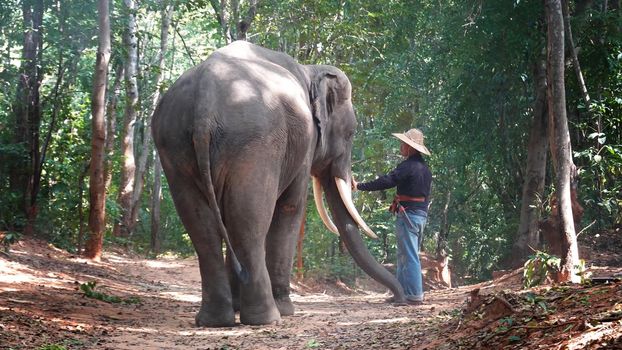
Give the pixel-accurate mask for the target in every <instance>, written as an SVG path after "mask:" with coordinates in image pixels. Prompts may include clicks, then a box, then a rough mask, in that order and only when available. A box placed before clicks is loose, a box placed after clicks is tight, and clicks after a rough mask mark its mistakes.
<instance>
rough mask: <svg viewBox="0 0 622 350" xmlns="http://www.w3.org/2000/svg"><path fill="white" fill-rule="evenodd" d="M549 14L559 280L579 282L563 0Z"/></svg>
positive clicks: (555, 0) (553, 1)
mask: <svg viewBox="0 0 622 350" xmlns="http://www.w3.org/2000/svg"><path fill="white" fill-rule="evenodd" d="M545 8H546V17H547V21H546V22H547V77H548V79H547V82H548V88H547V98H548V105H549V142H550V144H551V154H552V155H553V165H554V166H555V173H556V174H555V175H556V176H555V187H556V193H557V203H558V205H559V216H560V225H559V234H560V235H561V237H562V257H561V258H562V266H561V271H560V273H559V274H558V276H557V280H558V282H562V281H573V282H579V276H577V275H576V273H575V270H576V268H575V266H577V265H578V264H579V251H578V247H577V237H576V233H575V227H574V226H575V225H574V220H573V214H572V200H571V193H570V191H571V187H570V184H571V180H572V178H573V177H574V174H575V172H576V169H575V166H574V164H573V162H572V153H571V145H570V134H569V131H568V120H567V116H566V96H565V95H566V91H565V81H564V22H563V14H562V6H561V0H546V1H545Z"/></svg>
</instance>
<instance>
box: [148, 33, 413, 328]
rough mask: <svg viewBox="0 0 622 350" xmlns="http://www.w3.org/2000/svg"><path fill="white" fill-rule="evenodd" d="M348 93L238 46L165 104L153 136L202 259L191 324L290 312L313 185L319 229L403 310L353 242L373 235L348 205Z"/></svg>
mask: <svg viewBox="0 0 622 350" xmlns="http://www.w3.org/2000/svg"><path fill="white" fill-rule="evenodd" d="M351 91H352V87H351V84H350V81H349V80H348V78H347V76H346V75H345V74H344V73H343V72H342V71H341V70H339V69H338V68H336V67H333V66H329V65H303V64H299V63H298V62H297V61H296V60H295V59H293V58H292V57H290V56H288V55H287V54H284V53H281V52H277V51H273V50H270V49H267V48H264V47H261V46H258V45H255V44H252V43H249V42H246V41H235V42H233V43H231V44H229V45H227V46H225V47H222V48H220V49H218V50H216V51H214V52H213V53H211V54H210V55H209V57H208V58H207V59H206V60H205V61H203V62H202V63H200V64H199V65H197V66H195V67H193V68H191V69H189V70H188V71H186V72H185V73H183V74H182V75H181V76H180V77H179V78H178V79H177V80H176V81H175V82H174V83H173V84H172V85H171V86H170V88H169V89H168V91H167V92H166V93H165V94H163V95H162V98H161V100H160V102H159V103H158V106H157V108H156V110H155V112H154V115H153V118H152V135H153V140H154V143H155V145H156V148H157V151H158V153H159V156H160V159H161V163H162V168H163V170H164V174H165V176H166V178H167V180H168V184H169V188H170V192H171V195H172V198H173V202H174V203H175V208H176V210H177V213H178V214H179V216H180V219H181V221H182V223H183V225H184V227H185V229H186V231H187V232H188V234H189V236H190V238H191V241H192V244H193V246H194V248H195V250H196V253H197V256H198V261H199V269H200V274H201V287H202V288H201V290H202V294H201V297H202V301H201V306H200V309H199V311H198V313H197V314H196V317H195V322H196V325H197V326H199V327H228V326H233V325H235V312H236V311H239V316H240V323H242V324H247V325H265V324H274V323H278V322H280V320H281V317H282V316H288V315H292V314H293V313H294V306H293V304H292V301H291V299H290V295H289V294H290V274H291V271H292V265H293V258H294V254H295V246H296V243H297V238H298V232H299V229H300V226H301V224H302V219H303V214H304V211H305V209H306V199H307V190H308V187H309V181H310V179H311V178H313V186H312V188H313V189H314V191H313V192H314V194H315V199H316V204H317V207H318V211H319V212H320V216H321V217H322V219H323V221H324V222H325V223H326V225H327V226H328V227H329V228H330V229H331V230H332V231H334V232H338V233H339V235H340V236H341V238H342V240H343V241H344V242H345V244H346V247H347V249H348V251H349V253H350V254H351V255H352V257H353V258H354V260H355V262H356V263H357V264H358V265H359V266H360V267H361V268H362V269H363V271H365V272H366V273H367V274H368V275H369V276H371V277H372V278H374V279H375V280H377V281H378V282H380V283H381V284H383V285H384V286H386V287H387V288H389V289H390V290H391V291H392V292H393V294H394V298H395V300H396V301H397V302H400V301H404V300H405V297H404V291H403V289H402V287H401V286H400V284H399V282H398V281H397V279H396V278H395V277H394V276H393V275H392V274H391V273H390V272H389V271H388V270H387V269H386V268H384V267H383V266H382V265H381V264H379V263H378V262H377V261H376V260H375V259H374V257H373V256H372V255H371V254H370V253H369V251H368V250H367V248H366V245H365V242H364V240H363V238H362V237H361V236H360V234H359V232H360V231H359V227H360V228H362V229H363V231H364V232H367V233H368V234H370V235H373V231H371V230H370V229H369V227H368V226H367V225H366V224H365V222H364V221H363V219H362V218H361V217H360V215H359V213H358V212H357V210H356V209H355V208H354V205H353V203H352V194H351V188H350V183H351V176H352V173H351V150H352V140H353V136H354V132H355V129H356V126H357V122H356V116H355V112H354V109H353V106H352V100H351V93H352V92H351ZM323 196H325V197H326V203H327V204H328V208H329V209H330V211H331V213H332V217H333V219H332V220H331V218H330V216H329V214H328V211H327V209H326V207H325V206H324V201H323ZM223 244H224V246H223ZM225 251H226V252H227V254H226V255H227V256H226V257H225ZM229 262H230V263H229ZM230 271H233V272H230Z"/></svg>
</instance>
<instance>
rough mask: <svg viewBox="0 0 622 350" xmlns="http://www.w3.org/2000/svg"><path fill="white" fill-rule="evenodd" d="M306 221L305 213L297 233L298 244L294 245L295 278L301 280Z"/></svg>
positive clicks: (302, 275)
mask: <svg viewBox="0 0 622 350" xmlns="http://www.w3.org/2000/svg"><path fill="white" fill-rule="evenodd" d="M306 221H307V213H306V212H305V213H304V215H303V216H302V224H301V225H300V231H298V242H297V243H296V278H298V279H299V280H301V279H302V278H303V277H304V261H303V256H302V250H303V249H302V248H303V243H304V240H305V222H306Z"/></svg>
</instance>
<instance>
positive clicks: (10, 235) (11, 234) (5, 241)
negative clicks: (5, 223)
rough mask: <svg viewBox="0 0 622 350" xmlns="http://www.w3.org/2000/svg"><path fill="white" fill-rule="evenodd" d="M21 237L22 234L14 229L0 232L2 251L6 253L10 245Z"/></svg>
mask: <svg viewBox="0 0 622 350" xmlns="http://www.w3.org/2000/svg"><path fill="white" fill-rule="evenodd" d="M21 238H22V235H21V234H20V233H19V232H15V231H7V232H4V233H0V245H2V247H3V248H4V251H5V252H7V253H8V251H9V249H10V247H11V245H13V244H15V243H17V242H18V241H19V240H20V239H21Z"/></svg>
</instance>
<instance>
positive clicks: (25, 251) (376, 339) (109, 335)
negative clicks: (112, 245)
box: [0, 238, 622, 350]
mask: <svg viewBox="0 0 622 350" xmlns="http://www.w3.org/2000/svg"><path fill="white" fill-rule="evenodd" d="M618 258H619V257H618ZM594 270H595V271H598V273H600V274H601V275H607V276H612V275H614V274H616V273H620V272H622V268H609V267H606V268H605V267H601V268H598V269H594ZM521 273H522V272H521V270H517V271H513V272H510V273H508V274H506V275H503V276H501V277H499V278H497V279H495V280H494V281H490V282H486V283H482V284H479V285H475V286H464V287H459V288H453V289H444V290H432V291H430V292H428V293H427V294H426V303H425V304H424V305H423V306H405V307H394V306H391V305H389V304H386V303H384V299H385V298H386V297H388V296H389V295H388V294H386V293H384V292H383V290H382V288H379V286H378V285H377V284H375V283H372V282H369V281H361V285H362V286H363V285H364V286H365V288H364V289H363V288H362V287H357V288H351V287H347V286H345V285H343V284H340V283H317V282H315V283H312V282H311V281H308V280H305V281H302V282H298V283H295V284H293V289H294V294H293V298H292V299H293V300H294V304H295V305H296V307H297V312H296V314H295V315H294V316H291V317H286V318H284V319H283V320H282V322H281V323H280V324H278V325H272V326H263V327H251V326H243V325H239V326H236V327H233V328H217V329H202V328H196V327H194V325H193V322H194V314H195V312H196V311H197V310H198V308H199V305H200V277H199V273H198V266H197V261H196V259H179V258H160V259H158V260H150V259H145V258H142V257H139V256H136V255H132V254H129V253H124V252H122V251H116V252H108V253H106V254H105V255H104V259H103V260H102V262H100V263H94V262H91V261H87V260H84V259H81V258H79V257H76V256H72V255H70V254H68V253H67V252H64V251H61V250H58V249H56V248H54V247H52V246H49V245H47V244H46V243H44V242H41V241H37V240H34V239H31V238H24V239H23V240H22V241H20V242H19V243H18V244H16V245H13V246H12V249H11V252H10V253H9V254H4V253H2V254H0V349H46V347H45V346H47V349H62V348H61V347H57V348H54V347H51V346H50V345H59V346H63V347H64V348H65V349H115V350H117V349H460V348H462V349H473V348H482V349H497V348H508V349H531V348H534V349H535V348H553V349H583V348H589V349H600V348H602V349H610V348H622V282H619V281H615V280H612V281H610V282H609V283H598V284H593V285H590V286H587V285H586V286H555V287H551V286H549V287H539V288H535V289H531V290H522V289H521ZM92 281H95V282H97V286H96V287H95V291H98V292H101V293H103V295H106V296H117V297H119V298H120V299H121V302H118V303H112V302H105V301H101V300H98V299H94V298H89V297H86V296H85V293H84V292H83V291H82V290H80V288H79V286H80V284H83V283H86V282H92ZM136 300H138V301H139V302H138V303H135V301H136Z"/></svg>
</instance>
